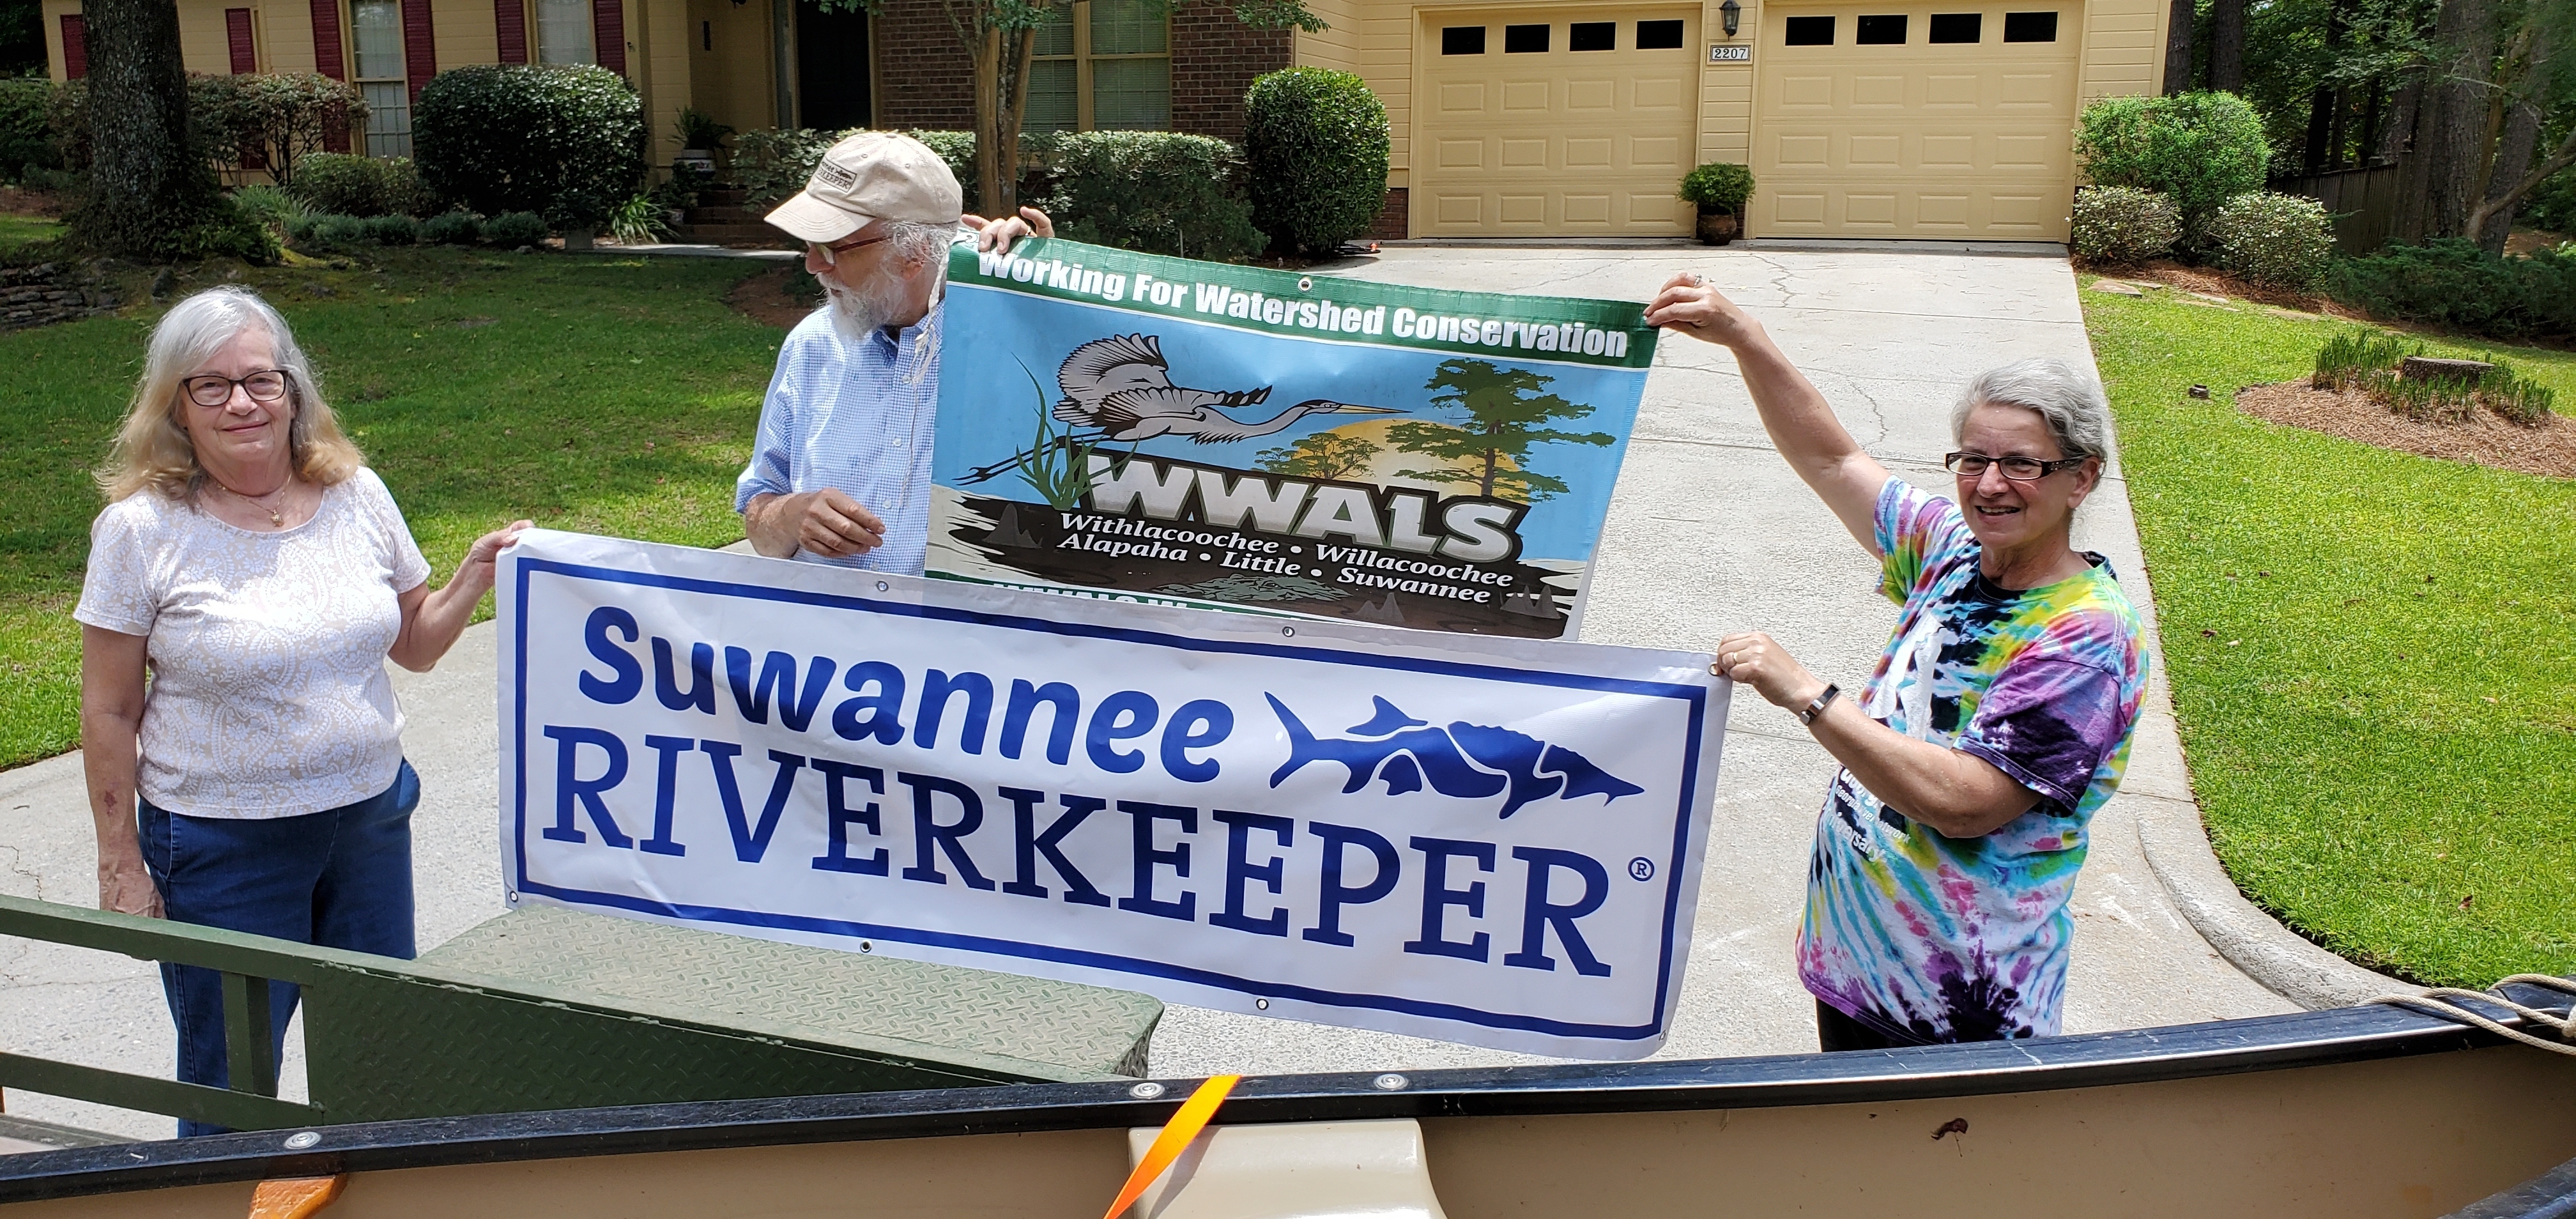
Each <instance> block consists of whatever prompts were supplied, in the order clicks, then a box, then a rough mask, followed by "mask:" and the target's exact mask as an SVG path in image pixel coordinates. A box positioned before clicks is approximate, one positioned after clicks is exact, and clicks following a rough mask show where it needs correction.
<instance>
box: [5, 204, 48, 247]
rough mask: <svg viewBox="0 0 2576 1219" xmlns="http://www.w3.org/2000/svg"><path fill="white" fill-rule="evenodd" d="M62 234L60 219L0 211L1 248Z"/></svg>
mask: <svg viewBox="0 0 2576 1219" xmlns="http://www.w3.org/2000/svg"><path fill="white" fill-rule="evenodd" d="M62 235H63V225H62V222H61V221H59V220H47V219H45V218H44V217H42V216H18V215H11V214H7V213H0V250H5V249H9V248H11V247H13V246H22V245H29V244H32V243H34V242H39V241H51V240H53V239H54V238H56V237H60V236H62Z"/></svg>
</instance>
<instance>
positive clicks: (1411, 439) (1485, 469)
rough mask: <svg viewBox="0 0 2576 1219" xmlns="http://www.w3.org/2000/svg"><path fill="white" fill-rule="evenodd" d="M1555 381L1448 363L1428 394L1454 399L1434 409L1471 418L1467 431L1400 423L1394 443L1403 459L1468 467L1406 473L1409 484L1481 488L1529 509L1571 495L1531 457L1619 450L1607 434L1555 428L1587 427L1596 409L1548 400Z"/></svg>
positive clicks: (1478, 364)
mask: <svg viewBox="0 0 2576 1219" xmlns="http://www.w3.org/2000/svg"><path fill="white" fill-rule="evenodd" d="M1554 380H1556V378H1554V377H1548V376H1542V375H1540V374H1538V373H1535V372H1532V371H1530V370H1529V369H1526V368H1499V367H1496V366H1495V365H1493V364H1490V363H1487V362H1486V361H1483V360H1444V361H1442V362H1441V364H1440V369H1439V371H1438V372H1435V373H1433V374H1432V376H1431V379H1430V380H1429V381H1427V382H1424V383H1423V388H1425V389H1437V390H1446V391H1448V392H1446V393H1441V394H1435V395H1433V396H1432V399H1431V404H1432V405H1433V406H1436V407H1446V408H1448V409H1450V410H1454V411H1458V412H1461V413H1463V414H1464V415H1465V416H1466V418H1465V420H1464V421H1463V423H1459V424H1450V423H1414V422H1407V423H1399V424H1396V425H1395V426H1394V427H1393V428H1390V429H1388V431H1387V439H1388V440H1390V441H1392V442H1394V444H1395V448H1396V450H1397V451H1398V452H1403V453H1420V454H1422V455H1423V456H1426V457H1438V458H1442V459H1444V460H1446V461H1450V462H1454V463H1463V465H1450V466H1446V467H1443V468H1440V469H1436V470H1405V471H1403V472H1402V474H1401V476H1402V477H1405V478H1418V479H1421V480H1422V481H1424V482H1434V483H1474V484H1475V485H1476V494H1478V495H1480V496H1484V497H1486V498H1493V497H1496V496H1497V495H1499V496H1501V497H1502V498H1506V499H1518V500H1519V501H1521V502H1522V503H1525V504H1535V503H1538V502H1539V501H1541V500H1546V499H1553V498H1555V497H1556V496H1559V495H1563V494H1564V493H1565V492H1566V485H1565V482H1564V480H1562V479H1559V478H1555V477H1552V476H1549V475H1546V474H1541V473H1539V472H1538V471H1536V470H1533V469H1531V468H1530V464H1529V463H1530V450H1531V449H1532V448H1535V447H1536V446H1539V445H1542V444H1588V445H1595V446H1606V445H1609V444H1612V443H1614V441H1613V439H1612V437H1611V436H1609V435H1608V434H1607V433H1604V432H1560V431H1557V430H1555V429H1552V428H1550V427H1548V426H1547V424H1549V423H1552V422H1555V421H1557V420H1560V419H1562V420H1574V419H1581V418H1583V417H1584V416H1587V415H1589V414H1591V413H1592V408H1591V407H1588V406H1585V405H1583V404H1582V403H1579V402H1568V401H1566V400H1565V399H1563V398H1560V397H1558V396H1556V395H1555V394H1549V393H1542V392H1540V391H1542V390H1545V389H1546V388H1547V387H1548V384H1549V383H1550V382H1552V381H1554Z"/></svg>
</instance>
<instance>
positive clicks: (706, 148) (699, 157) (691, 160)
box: [671, 106, 733, 175]
mask: <svg viewBox="0 0 2576 1219" xmlns="http://www.w3.org/2000/svg"><path fill="white" fill-rule="evenodd" d="M671 126H672V129H673V132H674V134H676V135H678V136H679V137H680V155H678V156H676V157H673V158H671V166H672V168H674V169H677V168H678V167H680V166H683V165H686V166H689V167H690V168H692V169H696V170H698V171H700V172H702V173H705V174H708V175H713V174H714V173H715V172H716V152H717V151H718V150H720V149H722V148H723V147H724V140H725V137H726V136H729V135H732V134H733V128H731V127H727V126H725V125H724V124H722V123H719V122H717V121H716V120H715V118H714V117H713V116H711V115H709V114H708V113H707V112H706V111H703V110H700V109H698V108H697V107H695V106H687V107H683V108H682V109H681V111H680V115H679V117H678V118H677V119H674V120H673V121H672V123H671Z"/></svg>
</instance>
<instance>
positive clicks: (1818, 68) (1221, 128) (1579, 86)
mask: <svg viewBox="0 0 2576 1219" xmlns="http://www.w3.org/2000/svg"><path fill="white" fill-rule="evenodd" d="M1309 2H1310V4H1311V5H1312V7H1313V8H1314V9H1315V10H1316V12H1317V13H1318V14H1319V15H1321V16H1322V17H1323V18H1324V19H1325V20H1326V21H1327V22H1328V23H1329V24H1330V26H1331V28H1330V29H1329V30H1327V31H1325V32H1323V33H1320V34H1306V33H1302V32H1299V33H1291V32H1287V31H1263V30H1250V29H1246V28H1245V27H1243V26H1242V25H1240V24H1239V23H1237V22H1235V21H1234V20H1233V18H1232V17H1231V16H1230V15H1229V10H1230V5H1226V4H1220V3H1216V2H1214V0H1188V2H1187V3H1184V4H1182V5H1181V6H1180V7H1179V8H1177V9H1176V10H1174V11H1173V12H1172V13H1171V14H1170V15H1169V16H1156V15H1154V13H1153V11H1152V9H1151V8H1149V7H1147V6H1145V5H1144V4H1143V3H1142V2H1141V0H1079V2H1077V3H1070V4H1066V5H1062V6H1060V7H1059V9H1058V12H1059V13H1060V14H1061V17H1060V20H1059V23H1058V26H1057V28H1055V29H1052V30H1050V31H1048V33H1047V35H1046V37H1044V38H1043V39H1041V45H1040V48H1039V60H1038V76H1037V77H1036V81H1037V84H1036V86H1034V87H1033V97H1032V103H1031V125H1032V126H1047V127H1056V128H1070V127H1130V128H1140V127H1141V128H1163V129H1171V130H1182V131H1198V132H1203V133H1206V134H1212V135H1219V136H1225V137H1229V138H1232V137H1238V136H1239V135H1240V134H1241V131H1242V96H1243V90H1244V87H1245V86H1246V85H1247V84H1249V83H1250V81H1251V79H1252V78H1253V77H1255V76H1257V75H1259V74H1260V73H1262V72H1266V71H1270V70H1273V69H1276V68H1281V67H1286V66H1288V65H1290V64H1308V65H1316V66H1322V67H1330V68H1339V69H1344V70H1347V71H1351V72H1356V73H1358V74H1359V75H1360V76H1361V77H1362V78H1364V79H1365V80H1367V81H1368V83H1369V86H1370V87H1371V88H1372V89H1374V90H1375V91H1376V92H1377V94H1378V96H1379V97H1380V98H1382V99H1383V100H1384V101H1385V103H1386V107H1387V114H1388V118H1389V121H1390V123H1391V125H1392V128H1393V131H1392V135H1393V143H1394V156H1393V161H1392V166H1393V168H1392V171H1391V172H1390V173H1389V175H1388V180H1387V186H1388V207H1387V212H1386V214H1385V216H1383V217H1382V218H1381V220H1380V224H1379V235H1381V236H1388V237H1400V236H1414V237H1579V236H1656V235H1675V234H1683V233H1687V232H1689V231H1690V221H1691V215H1690V213H1691V209H1690V207H1689V206H1688V205H1687V204H1684V203H1681V202H1679V201H1678V199H1677V198H1676V196H1675V193H1674V192H1675V187H1676V185H1677V183H1678V182H1679V180H1680V178H1681V176H1682V174H1683V173H1684V172H1685V171H1687V170H1688V169H1689V168H1690V167H1691V166H1693V165H1695V164H1698V163H1701V162H1707V161H1732V162H1737V163H1741V164H1748V165H1750V166H1751V167H1752V168H1753V172H1754V175H1755V177H1756V179H1757V181H1758V183H1759V185H1758V188H1757V189H1756V191H1755V194H1754V197H1753V200H1752V203H1751V206H1750V208H1749V209H1748V211H1749V214H1748V215H1747V216H1746V218H1745V219H1746V225H1745V227H1746V231H1747V232H1748V233H1749V234H1752V235H1756V236H1770V237H1785V236H1813V237H1857V238H1913V239H1953V240H1969V239H1977V240H2029V241H2063V240H2065V238H2066V231H2067V213H2068V211H2069V205H2070V203H2071V202H2072V199H2073V195H2074V189H2075V167H2074V162H2073V156H2072V151H2071V145H2072V140H2071V133H2072V131H2073V128H2074V125H2075V118H2076V114H2077V112H2078V111H2079V110H2080V109H2081V108H2082V106H2083V105H2084V104H2085V103H2086V102H2089V101H2092V100H2095V99H2097V98H2102V97H2111V96H2119V95H2124V94H2140V93H2152V92H2155V91H2157V90H2158V89H2159V88H2160V87H2161V84H2162V82H2161V79H2160V76H2161V73H2162V67H2163V47H2164V40H2165V20H2166V14H2167V12H2168V6H2167V5H2166V4H2165V3H2163V0H1880V2H1867V3H1850V2H1848V0H1751V2H1749V3H1748V2H1742V0H1720V2H1719V3H1684V4H1680V5H1671V4H1656V3H1652V2H1651V0H1649V2H1646V3H1595V4H1564V3H1550V2H1544V0H1512V2H1506V3H1486V4H1481V5H1445V4H1413V3H1401V4H1400V3H1394V2H1392V0H1309ZM44 6H45V14H46V26H47V36H48V38H49V40H50V41H51V43H52V49H53V53H54V56H53V63H54V71H55V75H56V76H57V77H61V76H63V75H66V74H76V72H77V71H78V70H79V69H80V66H81V62H82V61H81V55H82V53H81V49H80V47H79V37H80V29H79V22H80V18H79V15H78V13H79V10H78V0H44ZM179 10H180V15H181V26H182V30H183V37H184V40H185V44H186V55H187V60H188V66H189V68H190V69H191V70H194V71H202V72H221V71H313V70H318V71H322V72H324V73H326V74H331V75H337V76H341V77H342V78H343V79H347V80H352V81H355V82H357V83H358V84H359V85H360V87H361V88H363V89H365V90H366V91H367V93H368V96H369V100H370V104H371V105H373V106H374V107H375V108H376V110H377V113H378V115H379V117H378V118H376V119H373V120H371V121H370V125H369V128H368V130H367V132H366V146H367V150H368V151H370V152H375V153H378V154H380V155H398V154H399V153H401V152H403V151H405V150H406V149H407V147H408V125H407V124H408V117H407V115H408V111H407V109H406V108H405V104H406V103H407V101H408V98H409V97H410V96H412V95H414V94H416V92H417V90H418V88H419V86H420V84H421V83H422V82H424V81H426V80H427V79H428V78H429V77H430V76H431V75H433V74H435V73H436V72H437V71H438V70H439V69H441V68H447V67H454V66H457V65H460V64H468V63H494V62H505V63H508V62H595V63H600V64H603V65H606V66H609V67H612V68H615V69H617V70H619V71H621V72H624V73H625V74H626V75H627V76H628V78H629V79H631V80H633V81H634V82H635V85H636V87H637V89H638V90H639V91H641V92H642V94H643V95H644V97H645V99H646V103H647V105H648V107H649V109H650V112H651V115H652V119H653V127H654V132H655V135H656V137H657V143H656V149H657V156H656V157H655V160H656V161H667V160H668V159H669V157H670V155H671V154H673V153H675V152H677V151H678V145H677V141H676V138H675V137H674V135H673V133H672V129H671V120H672V118H673V117H674V116H676V115H677V113H678V112H679V110H680V109H681V108H682V107H683V106H688V105H695V106H696V107H697V108H699V109H700V110H703V111H706V112H708V113H709V114H711V115H712V116H714V117H715V118H716V119H717V120H718V121H720V122H723V123H726V124H728V125H730V126H733V127H736V128H745V129H747V128H752V127H767V126H780V125H798V126H812V127H847V126H866V125H873V126H882V127H889V128H915V127H928V128H962V127H966V126H968V125H969V120H970V117H971V115H972V113H973V111H972V100H971V98H972V94H971V89H970V88H969V85H970V82H971V80H972V69H971V65H970V64H969V61H968V60H967V58H966V56H965V54H964V53H963V52H962V51H961V50H960V49H959V48H958V45H957V42H956V40H955V37H954V35H953V34H952V33H951V32H950V29H949V25H948V21H947V18H946V15H945V12H944V9H943V8H942V6H941V4H940V3H939V0H892V2H891V3H888V4H887V5H885V6H884V7H883V8H882V9H881V10H880V11H879V13H878V14H877V15H876V16H874V17H865V18H863V17H858V16H854V15H838V14H829V13H825V12H823V11H822V10H820V9H819V8H817V7H816V6H815V4H814V2H813V0H285V2H283V3H278V2H276V0H271V2H270V3H267V4H261V3H256V2H252V0H239V3H236V2H235V0H179Z"/></svg>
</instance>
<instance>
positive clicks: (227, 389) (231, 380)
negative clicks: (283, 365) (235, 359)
mask: <svg viewBox="0 0 2576 1219" xmlns="http://www.w3.org/2000/svg"><path fill="white" fill-rule="evenodd" d="M179 384H180V385H181V386H183V387H185V388H186V389H187V391H188V401H190V402H194V403H196V404H197V405H199V406H222V405H223V404H225V403H227V402H230V401H232V400H233V387H234V386H236V385H238V386H240V387H242V391H243V392H244V393H247V394H249V395H250V400H251V401H253V402H275V401H277V400H278V399H280V398H283V397H285V396H286V374H285V373H284V372H282V371H280V370H278V369H274V368H263V369H260V370H258V371H256V372H253V373H251V374H250V375H248V376H244V377H227V376H225V375H223V374H222V373H213V372H210V373H200V374H198V375H197V376H193V377H183V378H181V379H180V381H179Z"/></svg>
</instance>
